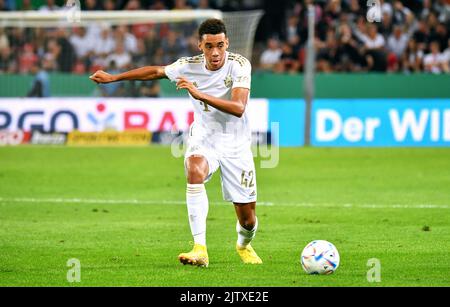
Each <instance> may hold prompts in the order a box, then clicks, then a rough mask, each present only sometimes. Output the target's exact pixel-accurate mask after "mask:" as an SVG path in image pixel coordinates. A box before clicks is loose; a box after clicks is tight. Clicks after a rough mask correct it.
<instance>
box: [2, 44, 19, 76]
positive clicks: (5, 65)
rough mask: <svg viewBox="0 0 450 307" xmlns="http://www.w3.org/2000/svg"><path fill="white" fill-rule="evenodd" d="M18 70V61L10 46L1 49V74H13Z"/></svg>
mask: <svg viewBox="0 0 450 307" xmlns="http://www.w3.org/2000/svg"><path fill="white" fill-rule="evenodd" d="M16 70H17V67H16V59H15V57H14V54H13V53H12V51H11V48H9V46H5V47H3V48H0V73H13V72H15V71H16Z"/></svg>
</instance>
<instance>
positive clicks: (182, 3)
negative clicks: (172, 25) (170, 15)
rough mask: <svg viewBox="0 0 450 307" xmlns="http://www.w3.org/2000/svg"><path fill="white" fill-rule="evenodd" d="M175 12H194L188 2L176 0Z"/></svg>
mask: <svg viewBox="0 0 450 307" xmlns="http://www.w3.org/2000/svg"><path fill="white" fill-rule="evenodd" d="M173 9H174V10H192V7H191V6H190V5H188V4H187V3H186V0H175V5H174V7H173Z"/></svg>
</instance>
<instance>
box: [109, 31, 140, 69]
mask: <svg viewBox="0 0 450 307" xmlns="http://www.w3.org/2000/svg"><path fill="white" fill-rule="evenodd" d="M114 28H115V30H114V39H115V40H116V43H118V42H120V43H121V44H122V45H123V47H124V48H125V51H126V52H128V53H130V54H134V53H136V52H137V47H138V46H137V39H136V36H134V35H133V34H132V33H130V32H129V28H128V27H127V26H126V25H120V26H117V27H114ZM119 66H120V65H119Z"/></svg>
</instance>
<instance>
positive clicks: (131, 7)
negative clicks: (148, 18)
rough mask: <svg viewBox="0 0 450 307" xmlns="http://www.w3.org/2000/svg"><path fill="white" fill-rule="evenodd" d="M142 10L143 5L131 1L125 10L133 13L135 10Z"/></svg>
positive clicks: (134, 0) (135, 0) (136, 0)
mask: <svg viewBox="0 0 450 307" xmlns="http://www.w3.org/2000/svg"><path fill="white" fill-rule="evenodd" d="M140 9H141V3H140V2H139V1H138V0H130V1H128V3H127V4H126V5H125V10H129V11H133V10H140Z"/></svg>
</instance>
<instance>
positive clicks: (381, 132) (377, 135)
mask: <svg viewBox="0 0 450 307" xmlns="http://www.w3.org/2000/svg"><path fill="white" fill-rule="evenodd" d="M311 143H312V145H313V146H450V99H317V100H315V101H314V103H313V108H312V127H311Z"/></svg>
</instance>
